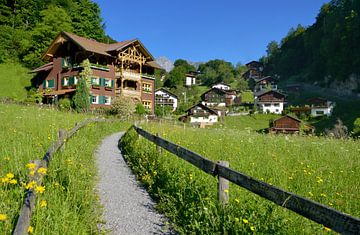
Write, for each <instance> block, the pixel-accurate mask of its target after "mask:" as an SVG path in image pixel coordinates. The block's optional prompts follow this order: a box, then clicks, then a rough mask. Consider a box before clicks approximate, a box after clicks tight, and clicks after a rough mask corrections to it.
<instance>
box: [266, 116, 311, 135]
mask: <svg viewBox="0 0 360 235" xmlns="http://www.w3.org/2000/svg"><path fill="white" fill-rule="evenodd" d="M302 125H303V126H304V131H306V132H313V131H314V127H312V126H310V125H307V124H305V123H303V121H302V120H300V119H298V118H295V117H293V116H290V115H285V116H282V117H280V118H278V119H276V120H274V121H273V123H272V126H271V127H270V128H269V133H284V134H294V133H299V132H300V130H301V127H302Z"/></svg>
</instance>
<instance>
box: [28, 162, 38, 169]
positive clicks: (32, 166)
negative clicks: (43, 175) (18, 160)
mask: <svg viewBox="0 0 360 235" xmlns="http://www.w3.org/2000/svg"><path fill="white" fill-rule="evenodd" d="M26 167H27V168H28V169H29V170H34V169H35V167H36V164H35V163H28V164H26Z"/></svg>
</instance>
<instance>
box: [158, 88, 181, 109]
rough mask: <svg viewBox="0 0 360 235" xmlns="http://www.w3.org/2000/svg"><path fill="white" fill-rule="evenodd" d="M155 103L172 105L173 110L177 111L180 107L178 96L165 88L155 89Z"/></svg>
mask: <svg viewBox="0 0 360 235" xmlns="http://www.w3.org/2000/svg"><path fill="white" fill-rule="evenodd" d="M155 104H156V105H161V106H170V107H171V110H172V111H175V110H176V108H177V107H178V97H177V96H176V95H175V94H173V93H171V92H170V91H168V90H166V89H164V88H159V89H157V90H156V91H155Z"/></svg>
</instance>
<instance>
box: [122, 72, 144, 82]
mask: <svg viewBox="0 0 360 235" xmlns="http://www.w3.org/2000/svg"><path fill="white" fill-rule="evenodd" d="M122 77H124V78H127V79H133V80H140V79H141V75H140V73H137V72H135V71H129V70H124V71H123V72H122Z"/></svg>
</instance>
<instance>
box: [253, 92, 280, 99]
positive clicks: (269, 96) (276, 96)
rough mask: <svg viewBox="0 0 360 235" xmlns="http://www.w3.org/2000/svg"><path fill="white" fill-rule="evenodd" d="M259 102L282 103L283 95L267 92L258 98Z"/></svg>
mask: <svg viewBox="0 0 360 235" xmlns="http://www.w3.org/2000/svg"><path fill="white" fill-rule="evenodd" d="M258 100H259V101H284V100H285V95H283V94H281V93H279V92H276V91H268V92H265V93H263V94H262V95H259V96H258Z"/></svg>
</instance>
